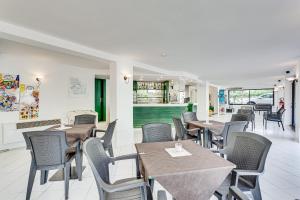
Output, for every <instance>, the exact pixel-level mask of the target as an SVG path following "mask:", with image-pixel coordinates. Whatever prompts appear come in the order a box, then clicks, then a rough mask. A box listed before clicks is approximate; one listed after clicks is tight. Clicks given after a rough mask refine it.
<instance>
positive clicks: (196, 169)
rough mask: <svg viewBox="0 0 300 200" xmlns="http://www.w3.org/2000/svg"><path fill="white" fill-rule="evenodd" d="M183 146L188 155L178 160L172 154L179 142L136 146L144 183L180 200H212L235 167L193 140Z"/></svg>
mask: <svg viewBox="0 0 300 200" xmlns="http://www.w3.org/2000/svg"><path fill="white" fill-rule="evenodd" d="M179 142H180V144H181V145H182V150H181V151H184V152H185V153H186V154H184V155H182V154H181V153H179V154H178V156H176V155H175V156H174V154H170V153H168V152H169V151H170V150H173V151H174V149H176V148H174V147H175V144H176V143H178V141H169V142H155V143H140V144H135V147H136V150H137V153H138V157H139V163H140V164H139V166H140V171H141V173H142V175H143V177H144V179H146V180H148V181H149V182H151V183H152V184H153V183H154V181H153V180H155V181H157V182H159V184H160V185H161V186H163V187H164V188H165V189H166V190H167V191H168V192H169V193H170V194H171V195H172V196H173V198H174V199H176V200H187V199H188V200H208V199H210V198H211V196H212V195H213V194H214V192H215V191H216V190H217V189H218V187H219V186H220V185H221V184H222V182H223V181H224V180H225V178H226V177H227V175H228V174H229V173H230V172H231V170H232V169H233V168H235V165H234V164H233V163H231V162H229V161H227V160H225V159H224V158H222V157H219V156H217V155H216V154H214V153H212V152H211V151H210V150H209V149H206V148H203V147H201V146H199V145H197V144H196V143H194V142H193V141H191V140H182V141H179ZM150 180H152V181H150Z"/></svg>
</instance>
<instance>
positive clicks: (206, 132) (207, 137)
mask: <svg viewBox="0 0 300 200" xmlns="http://www.w3.org/2000/svg"><path fill="white" fill-rule="evenodd" d="M211 137H212V135H211V133H210V132H209V129H208V128H205V129H204V135H203V140H204V145H203V147H204V148H211Z"/></svg>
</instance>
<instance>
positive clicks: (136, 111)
mask: <svg viewBox="0 0 300 200" xmlns="http://www.w3.org/2000/svg"><path fill="white" fill-rule="evenodd" d="M186 110H187V107H185V106H166V107H161V106H156V107H155V106H151V107H133V126H134V128H140V127H142V125H144V124H147V123H155V122H161V123H169V124H172V125H173V120H172V118H173V117H181V113H183V112H185V111H186Z"/></svg>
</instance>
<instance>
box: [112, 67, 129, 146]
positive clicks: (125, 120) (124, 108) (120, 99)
mask: <svg viewBox="0 0 300 200" xmlns="http://www.w3.org/2000/svg"><path fill="white" fill-rule="evenodd" d="M124 76H127V77H128V79H129V80H127V81H126V80H124ZM132 78H133V65H132V63H130V62H115V63H112V64H111V65H110V98H109V99H110V121H113V120H115V119H118V121H117V126H116V129H115V132H114V138H113V142H114V144H115V145H116V146H117V147H121V146H128V145H133V143H134V133H133V89H132V87H133V80H132Z"/></svg>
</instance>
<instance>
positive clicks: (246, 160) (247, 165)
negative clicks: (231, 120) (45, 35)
mask: <svg viewBox="0 0 300 200" xmlns="http://www.w3.org/2000/svg"><path fill="white" fill-rule="evenodd" d="M271 144H272V142H271V141H270V140H268V139H267V138H265V137H263V136H261V135H258V134H255V133H250V132H234V133H231V134H230V135H228V143H227V146H226V147H225V151H226V155H227V159H228V160H229V161H231V162H233V163H234V164H235V165H236V166H237V169H244V170H255V171H257V172H263V170H264V167H265V162H266V158H267V155H268V152H269V149H270V147H271Z"/></svg>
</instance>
